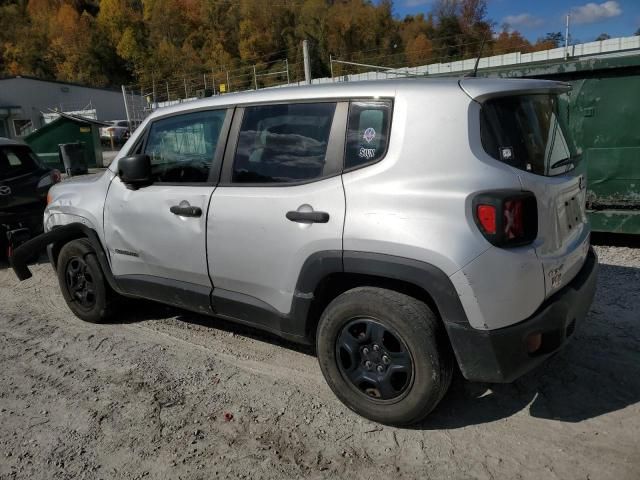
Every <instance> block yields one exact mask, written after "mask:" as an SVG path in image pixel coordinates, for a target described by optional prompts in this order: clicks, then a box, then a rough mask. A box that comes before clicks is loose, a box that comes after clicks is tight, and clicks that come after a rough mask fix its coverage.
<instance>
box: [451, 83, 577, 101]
mask: <svg viewBox="0 0 640 480" xmlns="http://www.w3.org/2000/svg"><path fill="white" fill-rule="evenodd" d="M458 85H460V88H461V89H462V91H463V92H465V93H466V94H467V95H468V96H469V97H470V98H471V99H472V100H475V101H476V102H478V103H482V102H484V101H485V100H487V99H489V98H495V97H505V96H510V95H525V94H527V95H530V94H536V93H553V94H560V93H567V92H568V91H570V90H571V85H570V84H568V83H564V82H554V81H552V80H538V79H529V78H474V77H464V78H461V79H460V80H458Z"/></svg>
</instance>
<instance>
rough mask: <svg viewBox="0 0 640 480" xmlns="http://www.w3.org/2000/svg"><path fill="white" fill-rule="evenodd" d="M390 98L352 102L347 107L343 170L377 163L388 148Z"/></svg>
mask: <svg viewBox="0 0 640 480" xmlns="http://www.w3.org/2000/svg"><path fill="white" fill-rule="evenodd" d="M390 120H391V100H363V101H353V102H351V104H350V106H349V123H348V125H347V147H346V155H345V160H344V168H345V170H348V169H351V168H357V167H359V166H361V165H366V164H369V163H373V162H377V161H378V160H380V159H381V158H382V157H384V154H385V153H386V151H387V144H388V142H389V123H390Z"/></svg>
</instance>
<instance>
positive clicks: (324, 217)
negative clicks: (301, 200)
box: [286, 210, 329, 223]
mask: <svg viewBox="0 0 640 480" xmlns="http://www.w3.org/2000/svg"><path fill="white" fill-rule="evenodd" d="M286 216H287V219H289V220H291V221H292V222H298V223H327V222H328V221H329V214H328V213H327V212H298V211H296V210H292V211H290V212H287V215H286Z"/></svg>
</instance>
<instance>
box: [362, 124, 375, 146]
mask: <svg viewBox="0 0 640 480" xmlns="http://www.w3.org/2000/svg"><path fill="white" fill-rule="evenodd" d="M362 138H364V139H365V140H366V141H367V143H371V142H372V141H373V139H374V138H376V131H375V130H374V129H373V128H371V127H369V128H367V129H366V130H365V131H364V135H362Z"/></svg>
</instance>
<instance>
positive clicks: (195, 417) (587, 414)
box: [0, 246, 640, 480]
mask: <svg viewBox="0 0 640 480" xmlns="http://www.w3.org/2000/svg"><path fill="white" fill-rule="evenodd" d="M597 252H598V255H599V256H600V262H601V270H600V276H599V285H598V292H597V297H596V301H595V303H594V305H593V307H592V309H591V313H590V314H589V318H588V321H587V322H586V323H585V325H584V326H583V328H582V329H581V330H579V331H578V332H577V333H576V336H575V338H574V340H573V342H571V343H570V344H569V345H568V346H567V348H566V349H565V350H564V351H563V352H562V353H561V354H559V355H557V356H555V357H554V358H552V359H551V360H549V361H548V362H546V363H545V364H544V365H543V366H542V367H541V368H539V369H537V370H535V371H534V372H531V373H529V374H527V375H525V376H524V377H523V378H521V379H519V380H518V381H516V382H515V383H513V384H510V385H498V386H491V385H485V384H470V383H467V382H464V381H463V380H462V379H460V378H456V379H455V380H454V385H453V387H452V389H451V390H450V392H449V393H448V394H447V396H446V397H445V398H444V400H443V402H442V403H441V404H440V406H439V407H438V408H437V409H436V411H435V412H434V413H433V414H432V415H431V416H430V417H429V418H428V420H427V421H426V422H425V423H423V424H421V425H418V426H416V427H415V428H412V429H397V428H391V427H386V426H385V427H383V426H380V425H377V424H374V423H371V422H369V421H367V420H364V419H362V418H360V417H358V416H357V415H355V414H353V413H352V412H350V411H349V410H347V409H346V408H345V407H343V406H342V404H341V403H340V402H339V401H338V400H337V399H336V398H335V397H334V396H333V395H332V393H331V392H330V390H329V388H328V387H327V386H326V385H325V383H324V380H323V378H322V376H321V373H320V370H319V367H318V365H317V362H316V360H315V358H314V357H313V356H312V355H311V353H310V352H309V351H307V350H305V349H301V348H300V347H296V346H294V345H291V344H288V343H285V342H282V341H280V340H278V339H276V338H274V337H270V336H267V335H265V334H262V333H258V332H255V331H252V330H247V329H244V328H241V327H237V326H233V325H230V324H227V323H222V322H220V321H218V320H214V319H209V318H206V317H200V316H197V315H194V314H191V313H185V312H182V311H177V310H173V309H170V308H166V307H163V306H157V305H152V304H148V303H140V304H138V306H137V307H136V308H135V311H133V312H131V313H130V314H129V315H128V316H127V317H125V318H123V319H122V321H121V322H120V323H118V324H112V325H91V324H87V323H83V322H82V321H80V320H78V319H77V318H75V317H74V316H73V315H72V314H71V313H70V311H69V310H68V309H67V307H66V305H65V303H64V301H63V299H62V297H61V295H60V293H59V291H58V286H57V283H56V280H55V276H54V274H53V272H52V270H51V267H50V266H49V265H47V264H45V263H42V264H40V265H36V266H35V267H34V268H33V272H34V277H33V278H32V279H30V280H28V281H26V282H22V283H18V282H17V281H16V279H15V277H14V276H13V274H12V272H11V271H10V270H8V269H7V268H6V266H3V267H0V344H1V347H0V478H3V479H5V478H6V479H12V478H25V479H26V478H28V479H51V478H96V479H98V478H104V479H106V478H124V479H138V478H167V479H169V478H170V479H178V478H190V479H191V478H193V479H200V478H202V479H205V478H207V479H210V478H215V477H219V478H251V479H261V478H264V479H275V478H292V477H302V476H305V477H310V478H336V479H338V478H339V479H343V478H349V479H355V478H376V479H378V478H386V477H385V475H389V476H392V478H416V477H418V476H419V477H420V478H425V479H429V478H433V479H440V478H455V479H460V478H481V479H494V478H510V479H516V478H522V479H536V480H537V479H540V478H545V479H553V478H557V479H593V480H595V479H608V478H610V479H616V480H625V479H628V480H634V479H638V478H640V406H639V403H638V402H639V401H640V351H639V350H640V323H639V322H640V316H639V315H638V311H640V249H638V248H627V247H619V246H618V247H611V246H609V247H608V246H600V247H597ZM231 416H232V418H231Z"/></svg>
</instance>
